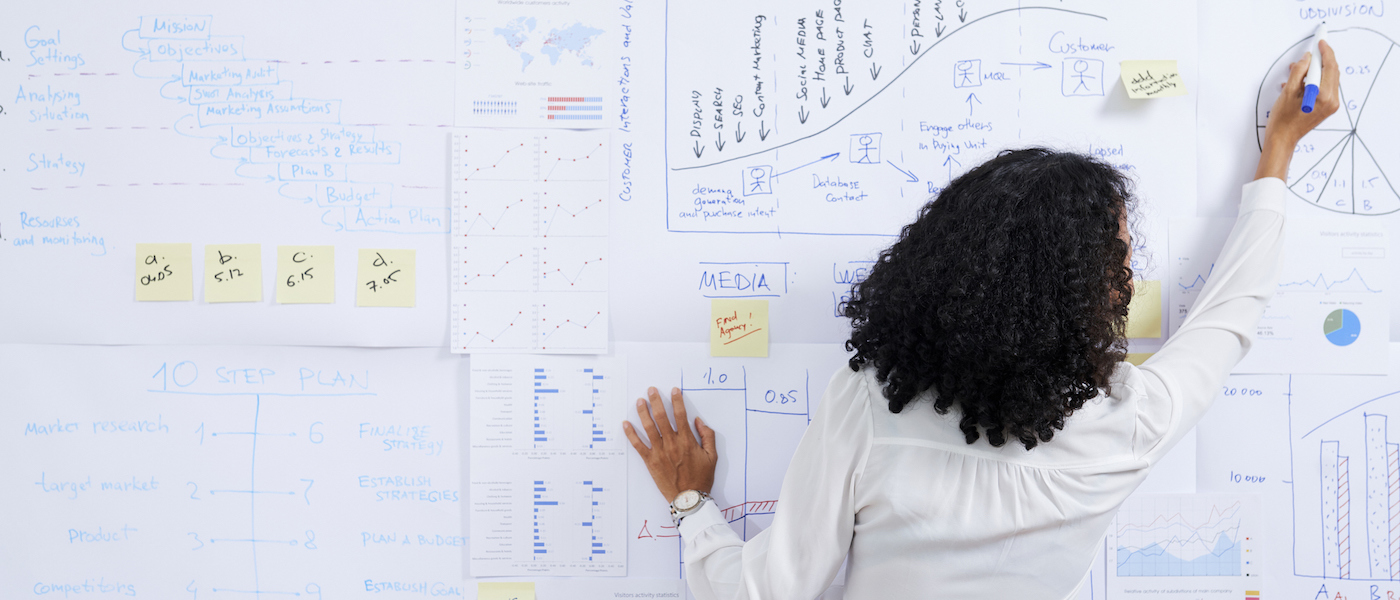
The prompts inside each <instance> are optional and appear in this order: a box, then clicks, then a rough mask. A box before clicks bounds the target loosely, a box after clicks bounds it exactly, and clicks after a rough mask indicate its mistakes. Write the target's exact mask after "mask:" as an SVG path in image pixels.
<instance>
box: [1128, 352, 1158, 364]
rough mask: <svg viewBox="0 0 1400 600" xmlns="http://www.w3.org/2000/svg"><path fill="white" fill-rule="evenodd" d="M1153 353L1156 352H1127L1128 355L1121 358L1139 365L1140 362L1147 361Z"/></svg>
mask: <svg viewBox="0 0 1400 600" xmlns="http://www.w3.org/2000/svg"><path fill="white" fill-rule="evenodd" d="M1153 354H1156V352H1129V353H1128V357H1127V358H1125V359H1123V360H1125V361H1127V362H1130V363H1133V364H1135V365H1137V366H1139V367H1141V366H1142V363H1145V362H1147V359H1149V358H1152V355H1153Z"/></svg>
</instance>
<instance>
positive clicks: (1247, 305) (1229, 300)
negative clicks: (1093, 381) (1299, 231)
mask: <svg viewBox="0 0 1400 600" xmlns="http://www.w3.org/2000/svg"><path fill="white" fill-rule="evenodd" d="M1286 190H1287V188H1286V187H1285V185H1284V183H1283V181H1282V180H1279V179H1278V178H1275V177H1266V178H1263V179H1258V180H1256V181H1253V182H1250V183H1248V184H1246V185H1245V186H1244V197H1243V199H1242V200H1241V202H1240V214H1239V217H1238V219H1237V220H1236V221H1235V227H1234V229H1233V230H1231V231H1230V237H1229V238H1227V239H1226V241H1225V247H1224V248H1223V249H1221V251H1220V257H1219V258H1217V259H1216V260H1215V267H1214V269H1213V270H1212V272H1211V274H1210V278H1209V280H1207V281H1206V284H1205V287H1204V288H1203V289H1202V290H1201V293H1200V296H1198V297H1197V298H1196V303H1195V305H1194V306H1192V307H1191V312H1190V313H1188V314H1187V315H1186V320H1185V321H1184V322H1183V323H1182V325H1181V328H1180V329H1178V330H1177V331H1176V333H1175V334H1173V335H1172V336H1171V339H1169V340H1167V342H1166V343H1165V344H1163V345H1162V349H1161V350H1160V351H1158V352H1157V353H1156V354H1155V355H1153V356H1152V357H1151V358H1149V359H1148V360H1147V362H1145V363H1143V365H1142V367H1141V369H1140V372H1141V375H1142V378H1141V380H1140V384H1141V385H1142V388H1143V389H1142V390H1140V391H1142V392H1144V394H1145V397H1141V396H1140V400H1139V402H1140V404H1139V407H1138V423H1137V429H1138V431H1137V434H1136V435H1135V439H1134V453H1135V454H1136V455H1138V456H1140V457H1143V458H1145V459H1146V460H1147V461H1148V462H1149V463H1155V462H1156V461H1157V459H1159V458H1161V457H1162V456H1163V455H1165V454H1166V453H1167V451H1168V450H1170V449H1171V447H1172V446H1174V445H1176V443H1177V442H1178V441H1180V439H1181V437H1182V436H1184V435H1185V434H1186V432H1188V431H1190V430H1191V428H1192V427H1195V426H1196V422H1197V421H1199V420H1200V419H1201V417H1202V416H1203V415H1204V414H1205V411H1206V409H1208V408H1210V406H1211V404H1212V403H1213V402H1214V401H1215V398H1216V396H1217V395H1218V394H1219V392H1220V386H1221V385H1222V384H1224V383H1225V378H1226V377H1227V376H1229V374H1230V370H1231V369H1233V368H1234V367H1235V365H1236V364H1237V363H1239V362H1240V359H1242V358H1244V356H1245V353H1247V352H1248V351H1249V348H1250V345H1251V344H1252V343H1253V341H1254V334H1255V330H1256V329H1257V327H1258V324H1259V319H1260V317H1262V316H1263V315H1264V309H1265V307H1267V306H1268V305H1269V300H1270V299H1271V298H1273V295H1274V292H1275V291H1276V290H1277V289H1278V280H1279V270H1280V268H1281V267H1282V258H1283V223H1284V202H1283V201H1284V192H1285V191H1286Z"/></svg>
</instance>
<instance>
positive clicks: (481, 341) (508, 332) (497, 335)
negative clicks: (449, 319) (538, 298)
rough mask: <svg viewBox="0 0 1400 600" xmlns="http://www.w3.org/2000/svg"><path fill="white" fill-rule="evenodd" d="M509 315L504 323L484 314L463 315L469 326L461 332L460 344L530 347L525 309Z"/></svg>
mask: <svg viewBox="0 0 1400 600" xmlns="http://www.w3.org/2000/svg"><path fill="white" fill-rule="evenodd" d="M509 317H510V319H509V320H508V321H506V322H505V323H504V324H502V323H501V322H499V321H497V322H495V323H493V322H492V320H491V319H490V318H489V317H484V316H482V315H473V316H471V317H463V318H462V321H463V322H464V323H466V324H467V327H466V329H465V330H464V331H462V332H461V333H459V335H460V336H461V337H462V339H461V340H460V341H459V342H460V344H461V345H462V346H463V347H465V348H505V349H517V350H521V349H526V348H529V347H530V345H531V344H530V336H529V333H530V332H529V329H528V328H527V327H525V325H526V321H525V320H526V319H527V318H528V317H527V316H526V315H525V311H516V313H515V314H514V315H509Z"/></svg>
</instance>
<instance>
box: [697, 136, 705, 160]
mask: <svg viewBox="0 0 1400 600" xmlns="http://www.w3.org/2000/svg"><path fill="white" fill-rule="evenodd" d="M704 153H705V147H704V146H701V145H700V141H699V140H696V141H695V158H700V155H701V154H704Z"/></svg>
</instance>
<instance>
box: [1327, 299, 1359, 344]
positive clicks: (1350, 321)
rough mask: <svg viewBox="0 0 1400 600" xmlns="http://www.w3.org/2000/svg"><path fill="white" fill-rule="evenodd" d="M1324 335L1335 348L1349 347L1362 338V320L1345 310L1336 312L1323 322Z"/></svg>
mask: <svg viewBox="0 0 1400 600" xmlns="http://www.w3.org/2000/svg"><path fill="white" fill-rule="evenodd" d="M1322 335H1324V336H1327V341H1329V342H1332V345H1334V346H1349V345H1351V343H1352V342H1355V341H1356V338H1358V337H1360V336H1361V319H1359V318H1357V316H1356V313H1354V312H1351V311H1349V310H1347V309H1345V308H1339V309H1337V310H1334V311H1332V312H1331V313H1330V314H1328V315H1327V318H1326V319H1324V320H1323V321H1322Z"/></svg>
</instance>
